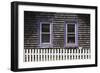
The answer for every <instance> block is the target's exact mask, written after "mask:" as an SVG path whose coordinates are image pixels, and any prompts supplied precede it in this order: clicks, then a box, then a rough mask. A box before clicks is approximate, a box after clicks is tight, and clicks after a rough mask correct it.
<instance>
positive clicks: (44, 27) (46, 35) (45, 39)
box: [40, 22, 51, 47]
mask: <svg viewBox="0 0 100 73" xmlns="http://www.w3.org/2000/svg"><path fill="white" fill-rule="evenodd" d="M50 44H51V24H50V23H47V22H41V23H40V45H41V47H45V46H50Z"/></svg>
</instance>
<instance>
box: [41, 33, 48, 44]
mask: <svg viewBox="0 0 100 73" xmlns="http://www.w3.org/2000/svg"><path fill="white" fill-rule="evenodd" d="M49 42H50V34H42V43H49Z"/></svg>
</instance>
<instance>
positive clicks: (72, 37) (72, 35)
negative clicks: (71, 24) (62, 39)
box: [67, 34, 75, 43]
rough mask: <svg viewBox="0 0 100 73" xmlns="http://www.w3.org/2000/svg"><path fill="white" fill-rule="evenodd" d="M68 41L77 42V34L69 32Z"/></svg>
mask: <svg viewBox="0 0 100 73" xmlns="http://www.w3.org/2000/svg"><path fill="white" fill-rule="evenodd" d="M67 39H68V40H67V42H68V43H75V35H74V34H68V37H67Z"/></svg>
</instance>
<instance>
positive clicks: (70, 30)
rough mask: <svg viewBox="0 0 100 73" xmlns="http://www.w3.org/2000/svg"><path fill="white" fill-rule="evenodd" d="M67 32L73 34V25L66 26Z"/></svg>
mask: <svg viewBox="0 0 100 73" xmlns="http://www.w3.org/2000/svg"><path fill="white" fill-rule="evenodd" d="M67 31H68V32H75V24H68V26H67Z"/></svg>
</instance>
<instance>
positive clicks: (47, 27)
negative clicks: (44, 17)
mask: <svg viewBox="0 0 100 73" xmlns="http://www.w3.org/2000/svg"><path fill="white" fill-rule="evenodd" d="M42 32H50V24H42Z"/></svg>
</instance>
